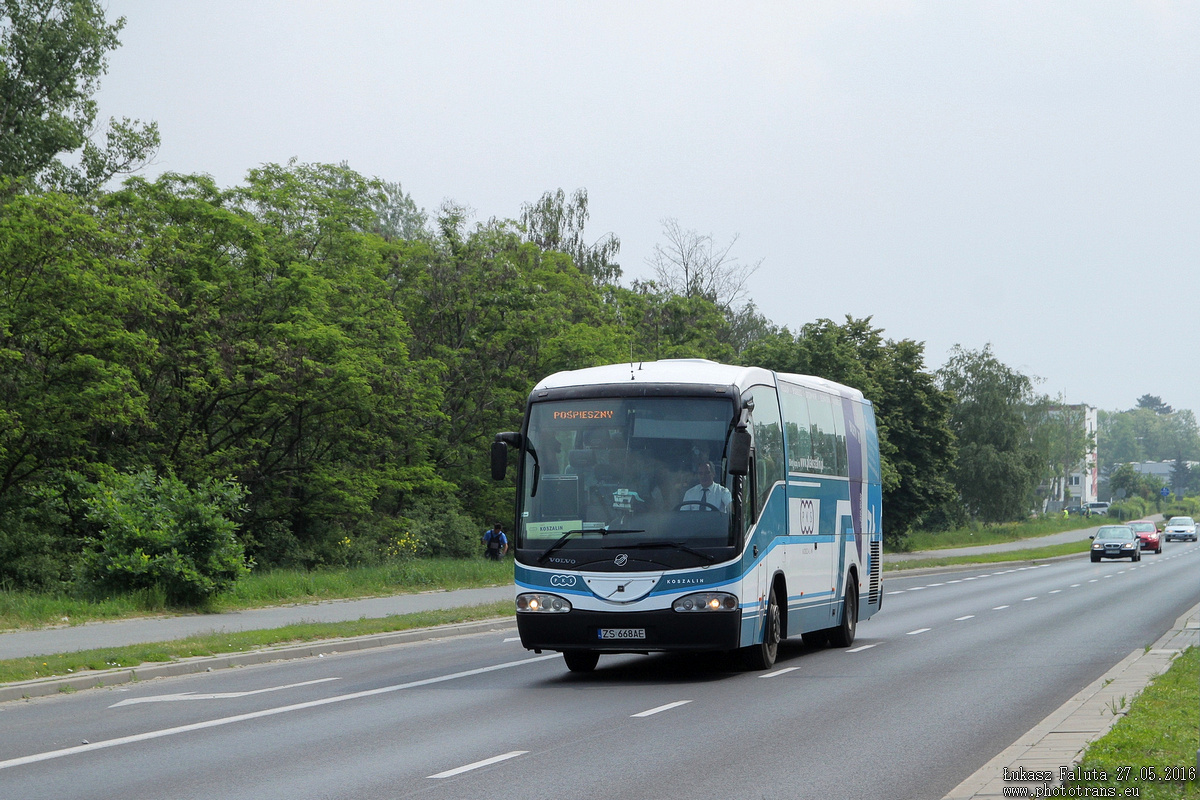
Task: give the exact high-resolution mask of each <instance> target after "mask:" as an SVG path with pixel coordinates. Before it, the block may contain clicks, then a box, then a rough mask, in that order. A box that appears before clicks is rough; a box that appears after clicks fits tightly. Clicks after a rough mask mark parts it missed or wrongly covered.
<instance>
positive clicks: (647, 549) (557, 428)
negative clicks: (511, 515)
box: [517, 397, 739, 568]
mask: <svg viewBox="0 0 1200 800" xmlns="http://www.w3.org/2000/svg"><path fill="white" fill-rule="evenodd" d="M733 412H734V408H733V403H732V402H731V401H730V400H728V399H720V398H698V397H606V398H591V399H582V400H553V401H544V402H540V403H534V404H533V405H532V406H531V407H530V412H529V427H528V430H527V437H526V439H525V441H526V443H527V444H526V453H525V458H524V462H523V463H524V475H523V480H522V487H523V492H522V497H521V507H520V515H519V520H520V528H519V529H518V531H517V547H518V554H519V557H521V558H522V560H528V561H530V562H537V560H538V558H539V557H542V556H544V555H546V554H547V550H553V551H554V552H556V553H561V554H563V555H566V556H570V554H571V553H572V552H574V553H575V554H576V556H577V557H568V558H566V559H564V561H565V562H566V563H575V564H577V565H578V566H584V565H585V563H586V562H587V561H589V560H595V561H600V560H603V559H605V558H609V559H611V552H602V551H608V550H609V549H610V548H621V549H622V552H626V551H628V552H629V555H630V558H632V559H637V560H642V561H645V562H646V563H647V568H652V565H657V566H659V567H662V566H664V565H675V566H678V565H681V564H680V562H679V560H678V559H677V558H675V557H674V556H678V555H679V554H680V553H682V554H685V556H684V557H683V560H684V561H685V562H686V563H690V564H694V563H697V561H698V560H699V562H700V563H704V562H705V561H712V560H713V559H714V558H715V557H717V555H721V556H726V555H728V554H724V553H721V554H716V553H706V552H705V550H704V548H728V547H732V546H734V545H735V544H736V543H737V534H736V527H737V526H736V525H735V521H736V519H737V518H738V516H739V512H738V504H735V501H734V500H735V495H736V494H737V493H738V487H737V485H736V482H735V480H734V478H733V477H732V476H730V475H728V474H727V473H726V470H725V455H726V442H727V439H728V436H729V431H730V427H731V422H732V420H733ZM583 551H593V552H592V553H591V554H590V556H585V554H584V553H583ZM672 551H674V552H673V553H672ZM689 559H690V560H689Z"/></svg>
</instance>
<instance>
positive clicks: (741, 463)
mask: <svg viewBox="0 0 1200 800" xmlns="http://www.w3.org/2000/svg"><path fill="white" fill-rule="evenodd" d="M510 449H515V450H516V451H517V452H518V454H519V474H518V477H517V513H516V525H515V526H514V529H513V530H514V534H515V537H514V538H515V551H516V552H515V556H516V567H515V572H516V574H515V578H516V586H517V598H516V605H517V628H518V630H519V632H520V635H521V643H522V644H523V645H524V646H525V647H526V648H528V649H531V650H536V651H538V652H541V651H542V650H555V651H560V652H562V654H563V656H564V658H565V659H566V662H567V667H568V668H570V669H571V670H574V671H581V672H586V671H590V670H592V669H594V668H595V666H596V663H597V660H598V658H599V656H600V654H601V653H649V652H655V651H704V650H709V651H730V650H735V649H741V650H742V651H743V653H744V655H745V657H746V659H747V662H748V664H749V665H750V666H751V668H754V669H767V668H769V667H770V666H771V665H772V664H774V662H775V657H776V653H777V651H778V646H779V642H780V640H781V639H784V638H786V637H788V636H796V635H802V636H804V637H805V639H806V640H809V641H813V640H816V641H826V642H829V643H830V644H833V645H835V646H841V647H845V646H848V645H849V644H850V643H851V642H852V641H853V640H854V634H855V628H856V627H857V624H858V622H859V620H862V619H867V618H868V617H870V616H871V615H872V614H874V613H875V612H876V611H878V610H879V608H880V604H881V602H882V598H883V581H882V574H881V564H880V556H881V553H882V538H881V533H880V513H881V503H882V496H881V486H880V470H879V440H878V436H877V432H876V428H875V414H874V410H873V408H872V406H871V404H870V402H868V401H866V400H864V399H863V395H862V392H860V391H858V390H857V389H852V388H850V387H847V386H842V385H840V384H837V383H833V382H831V381H827V380H823V379H821V378H814V377H809V376H804V375H788V374H782V373H774V372H771V371H769V370H765V369H759V368H756V367H735V366H728V365H725V364H717V363H714V362H712V361H705V360H701V359H679V360H665V361H656V362H646V363H641V364H638V363H632V364H619V365H613V366H605V367H594V368H590V369H582V370H576V371H572V372H560V373H557V374H555V375H551V376H550V377H548V378H546V379H545V380H543V381H541V382H540V383H539V384H538V385H537V386H536V387H534V389H533V391H532V393H531V394H530V395H529V402H528V407H527V409H526V413H525V420H524V425H523V427H522V429H521V431H520V432H513V433H500V434H497V435H496V441H495V442H494V443H493V445H492V477H493V478H495V479H497V480H500V479H503V477H504V474H505V471H506V466H507V463H508V454H509V450H510Z"/></svg>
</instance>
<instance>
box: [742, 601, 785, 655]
mask: <svg viewBox="0 0 1200 800" xmlns="http://www.w3.org/2000/svg"><path fill="white" fill-rule="evenodd" d="M781 624H782V620H781V618H780V614H779V603H778V602H776V600H775V590H774V589H771V594H770V595H769V597H768V599H767V616H766V619H764V620H763V640H762V641H761V642H759V643H758V644H752V645H750V646H749V647H747V648H746V651H745V657H746V666H747V667H749V668H750V669H756V670H757V669H770V668H771V667H773V666H775V658H776V656H778V655H779V640H780V639H781V638H782V637H781V631H780V627H781Z"/></svg>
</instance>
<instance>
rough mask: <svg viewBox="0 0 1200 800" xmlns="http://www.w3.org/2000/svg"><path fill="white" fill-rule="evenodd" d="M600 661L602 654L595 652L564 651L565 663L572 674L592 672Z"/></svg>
mask: <svg viewBox="0 0 1200 800" xmlns="http://www.w3.org/2000/svg"><path fill="white" fill-rule="evenodd" d="M599 660H600V654H599V653H597V652H596V651H595V650H563V661H566V662H567V669H569V670H571V672H591V671H592V670H594V669H595V668H596V662H598V661H599Z"/></svg>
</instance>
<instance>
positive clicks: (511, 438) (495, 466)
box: [492, 433, 521, 481]
mask: <svg viewBox="0 0 1200 800" xmlns="http://www.w3.org/2000/svg"><path fill="white" fill-rule="evenodd" d="M510 444H511V445H512V446H513V447H520V446H521V434H519V433H497V434H496V440H495V441H494V442H492V480H494V481H502V480H504V474H505V473H506V472H507V471H508V446H509V445H510Z"/></svg>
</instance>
